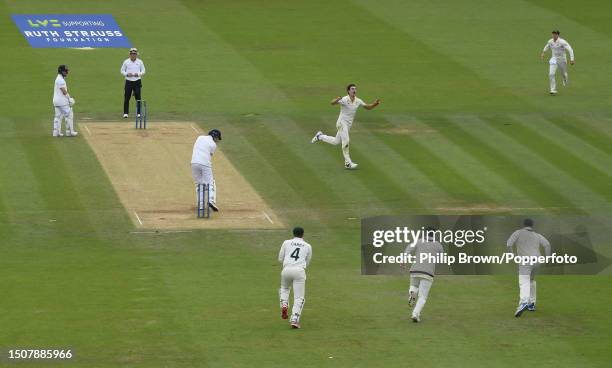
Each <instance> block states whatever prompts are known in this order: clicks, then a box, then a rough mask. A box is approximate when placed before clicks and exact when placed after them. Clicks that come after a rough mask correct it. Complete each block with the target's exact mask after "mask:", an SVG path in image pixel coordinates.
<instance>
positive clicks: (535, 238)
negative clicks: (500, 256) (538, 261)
mask: <svg viewBox="0 0 612 368" xmlns="http://www.w3.org/2000/svg"><path fill="white" fill-rule="evenodd" d="M515 244H516V253H517V254H518V255H519V256H537V257H539V256H541V255H542V253H541V252H540V246H541V247H543V248H544V251H545V252H546V255H547V256H548V255H550V243H549V242H548V240H546V238H545V237H544V236H542V235H541V234H538V233H536V232H535V231H533V229H532V228H530V227H524V228H522V229H519V230H516V231H515V232H514V233H512V235H510V238H508V241H507V242H506V246H507V247H508V248H512V247H513V246H514V245H515Z"/></svg>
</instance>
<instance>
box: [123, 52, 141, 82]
mask: <svg viewBox="0 0 612 368" xmlns="http://www.w3.org/2000/svg"><path fill="white" fill-rule="evenodd" d="M128 73H132V74H134V73H137V74H138V76H137V77H128V76H127V75H128ZM144 73H145V66H144V63H143V62H142V60H140V59H138V58H136V60H134V61H132V59H130V58H127V59H125V61H124V62H123V65H121V74H123V76H124V77H125V79H126V80H129V81H137V80H139V79H140V78H141V77H142V76H143V75H144Z"/></svg>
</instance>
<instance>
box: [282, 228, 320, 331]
mask: <svg viewBox="0 0 612 368" xmlns="http://www.w3.org/2000/svg"><path fill="white" fill-rule="evenodd" d="M311 259H312V247H311V246H310V244H308V243H306V242H305V241H304V229H302V228H301V227H296V228H294V229H293V239H288V240H285V241H284V242H283V245H282V246H281V249H280V252H279V253H278V262H280V263H282V264H283V271H282V272H281V286H280V289H279V290H278V295H279V297H280V307H281V318H282V319H287V318H288V316H287V309H288V308H289V293H290V292H291V286H293V309H292V310H291V319H290V321H289V323H290V324H291V327H292V328H300V316H301V315H302V309H303V308H304V302H305V299H304V295H305V293H306V267H308V265H309V264H310V260H311Z"/></svg>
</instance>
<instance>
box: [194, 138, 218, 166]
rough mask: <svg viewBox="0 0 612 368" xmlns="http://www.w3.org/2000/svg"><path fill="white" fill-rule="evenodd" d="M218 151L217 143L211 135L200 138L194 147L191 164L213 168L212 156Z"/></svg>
mask: <svg viewBox="0 0 612 368" xmlns="http://www.w3.org/2000/svg"><path fill="white" fill-rule="evenodd" d="M216 149H217V143H215V141H214V140H213V137H211V136H210V135H201V136H199V137H198V139H196V141H195V144H194V145H193V154H192V155H191V163H192V164H200V165H204V166H208V167H212V155H213V153H215V150H216Z"/></svg>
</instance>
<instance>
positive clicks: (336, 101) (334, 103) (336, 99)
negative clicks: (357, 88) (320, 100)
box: [331, 97, 342, 105]
mask: <svg viewBox="0 0 612 368" xmlns="http://www.w3.org/2000/svg"><path fill="white" fill-rule="evenodd" d="M341 99H342V97H336V98H334V99H333V100H331V104H332V105H337V104H338V101H340V100H341Z"/></svg>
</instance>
